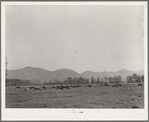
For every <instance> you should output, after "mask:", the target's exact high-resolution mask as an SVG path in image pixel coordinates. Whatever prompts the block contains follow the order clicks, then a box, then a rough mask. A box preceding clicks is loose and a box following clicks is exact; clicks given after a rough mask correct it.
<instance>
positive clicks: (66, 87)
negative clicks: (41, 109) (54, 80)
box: [61, 85, 70, 90]
mask: <svg viewBox="0 0 149 122" xmlns="http://www.w3.org/2000/svg"><path fill="white" fill-rule="evenodd" d="M61 87H63V88H65V89H69V90H70V87H69V86H67V85H66V86H61Z"/></svg>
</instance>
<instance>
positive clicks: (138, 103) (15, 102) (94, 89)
mask: <svg viewBox="0 0 149 122" xmlns="http://www.w3.org/2000/svg"><path fill="white" fill-rule="evenodd" d="M68 86H69V88H70V89H66V88H65V89H63V90H62V89H56V87H57V86H56V85H38V86H19V87H17V86H6V108H92V109H93V108H101V109H104V108H106V109H115V108H116V109H134V108H135V109H143V108H144V87H142V86H138V85H132V84H123V86H118V87H113V86H112V85H110V86H100V85H97V84H94V85H93V84H91V87H87V86H85V84H82V85H81V87H73V86H70V85H68ZM29 87H30V89H27V88H29ZM32 87H34V88H35V87H36V88H37V89H33V88H32ZM38 88H40V89H38Z"/></svg>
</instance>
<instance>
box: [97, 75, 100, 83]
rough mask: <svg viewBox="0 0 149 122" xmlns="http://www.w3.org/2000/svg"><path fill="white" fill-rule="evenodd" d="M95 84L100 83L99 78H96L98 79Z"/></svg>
mask: <svg viewBox="0 0 149 122" xmlns="http://www.w3.org/2000/svg"><path fill="white" fill-rule="evenodd" d="M97 83H98V84H99V83H100V78H99V76H98V78H97Z"/></svg>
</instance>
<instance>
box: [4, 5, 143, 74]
mask: <svg viewBox="0 0 149 122" xmlns="http://www.w3.org/2000/svg"><path fill="white" fill-rule="evenodd" d="M143 11H144V10H143V6H101V5H98V6H95V5H86V6H85V5H75V6H73V5H70V6H69V5H68V6H66V5H61V6H60V5H47V6H46V5H45V6H44V5H42V6H37V5H36V6H35V5H34V6H33V5H31V6H26V5H24V6H18V5H17V6H7V7H6V26H5V28H6V55H7V59H8V69H20V68H24V67H26V66H32V67H40V68H44V69H46V70H51V71H54V70H57V69H62V68H66V69H72V70H74V71H76V72H78V73H82V72H84V71H95V72H97V71H100V72H102V71H110V70H111V71H118V70H121V69H123V68H125V69H129V70H133V71H138V70H142V69H143V65H144V51H143V50H144V40H143V25H144V23H143V16H144V15H143V14H144V13H143Z"/></svg>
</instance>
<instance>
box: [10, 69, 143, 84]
mask: <svg viewBox="0 0 149 122" xmlns="http://www.w3.org/2000/svg"><path fill="white" fill-rule="evenodd" d="M134 73H136V74H137V75H142V74H144V70H141V71H130V70H127V69H122V70H120V71H117V72H112V71H110V72H106V71H104V72H91V71H85V72H83V73H81V74H79V73H77V72H75V71H73V70H69V69H59V70H56V71H49V70H44V69H42V68H35V67H25V68H22V69H17V70H8V73H7V74H8V76H7V78H9V79H20V80H29V81H31V82H33V83H39V84H40V83H44V82H49V81H50V80H51V81H52V82H53V80H54V79H56V80H60V81H64V80H65V79H67V78H68V77H72V78H74V77H77V78H79V77H84V78H89V80H90V81H91V77H94V78H96V79H97V78H98V77H99V78H104V77H105V76H106V77H113V76H118V75H120V76H122V80H123V81H126V78H127V76H128V75H129V76H131V75H133V74H134Z"/></svg>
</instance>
